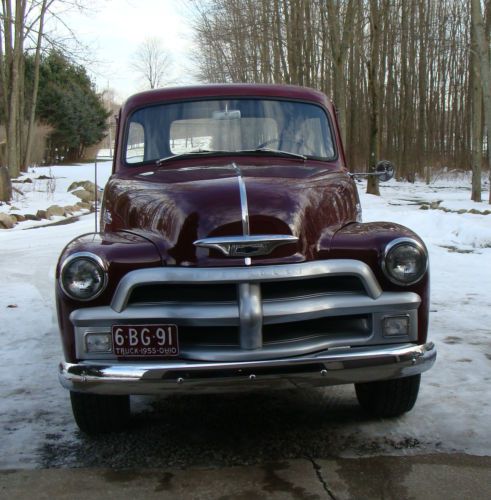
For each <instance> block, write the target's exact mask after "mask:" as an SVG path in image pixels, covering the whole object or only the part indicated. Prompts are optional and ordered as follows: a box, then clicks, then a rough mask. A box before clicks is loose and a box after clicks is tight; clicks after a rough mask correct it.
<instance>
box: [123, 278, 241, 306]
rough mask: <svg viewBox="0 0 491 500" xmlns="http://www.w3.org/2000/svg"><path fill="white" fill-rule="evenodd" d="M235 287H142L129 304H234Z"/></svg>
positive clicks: (224, 285)
mask: <svg viewBox="0 0 491 500" xmlns="http://www.w3.org/2000/svg"><path fill="white" fill-rule="evenodd" d="M236 301H237V286H236V285H234V284H233V283H225V284H223V283H220V284H214V285H204V284H199V285H194V284H184V283H179V284H172V285H142V286H138V287H136V288H135V289H134V290H133V291H132V293H131V296H130V299H129V301H128V303H129V304H154V303H156V302H179V303H193V302H236Z"/></svg>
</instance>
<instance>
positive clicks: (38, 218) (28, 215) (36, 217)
mask: <svg viewBox="0 0 491 500" xmlns="http://www.w3.org/2000/svg"><path fill="white" fill-rule="evenodd" d="M24 217H25V218H26V220H41V217H38V216H37V215H34V214H25V215H24Z"/></svg>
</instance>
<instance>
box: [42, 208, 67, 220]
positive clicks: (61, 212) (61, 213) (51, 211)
mask: <svg viewBox="0 0 491 500" xmlns="http://www.w3.org/2000/svg"><path fill="white" fill-rule="evenodd" d="M65 215H66V214H65V209H64V208H62V207H60V206H59V205H51V206H50V207H48V208H47V209H46V216H47V218H48V219H51V217H53V216H58V217H65Z"/></svg>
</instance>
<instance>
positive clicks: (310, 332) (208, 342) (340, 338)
mask: <svg viewBox="0 0 491 500" xmlns="http://www.w3.org/2000/svg"><path fill="white" fill-rule="evenodd" d="M371 331H372V320H371V315H369V314H365V315H359V316H340V317H333V318H332V317H326V318H319V319H315V320H307V321H296V322H293V323H282V324H277V325H263V345H264V346H274V345H276V344H281V343H288V342H303V341H306V340H314V339H317V340H319V341H321V340H322V341H325V342H331V343H343V342H347V341H352V340H353V339H354V338H356V339H358V340H360V339H367V338H368V337H370V334H371ZM179 342H180V344H181V345H183V346H187V347H193V346H194V347H239V345H240V335H239V328H238V327H235V326H229V327H199V326H194V327H191V326H181V327H179Z"/></svg>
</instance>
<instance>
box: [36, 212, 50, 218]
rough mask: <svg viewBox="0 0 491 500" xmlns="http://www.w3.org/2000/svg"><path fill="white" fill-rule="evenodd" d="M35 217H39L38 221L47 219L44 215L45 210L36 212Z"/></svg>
mask: <svg viewBox="0 0 491 500" xmlns="http://www.w3.org/2000/svg"><path fill="white" fill-rule="evenodd" d="M36 217H39V218H40V219H47V218H48V215H47V214H46V210H38V211H37V212H36Z"/></svg>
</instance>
